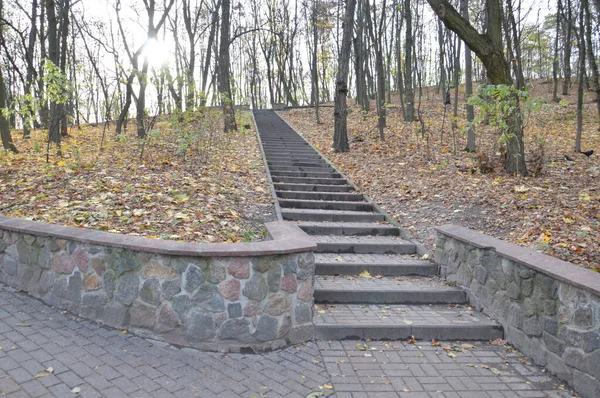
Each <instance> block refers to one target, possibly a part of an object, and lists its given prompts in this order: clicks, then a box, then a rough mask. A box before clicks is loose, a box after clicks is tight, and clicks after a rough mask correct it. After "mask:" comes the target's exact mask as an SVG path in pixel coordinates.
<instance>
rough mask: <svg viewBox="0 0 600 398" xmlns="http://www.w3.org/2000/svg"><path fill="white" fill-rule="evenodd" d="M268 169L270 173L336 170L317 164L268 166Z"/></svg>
mask: <svg viewBox="0 0 600 398" xmlns="http://www.w3.org/2000/svg"><path fill="white" fill-rule="evenodd" d="M269 171H270V172H271V173H275V172H277V171H306V172H315V173H327V172H336V171H335V170H334V169H332V168H331V167H329V165H327V166H319V167H305V166H300V167H298V166H269Z"/></svg>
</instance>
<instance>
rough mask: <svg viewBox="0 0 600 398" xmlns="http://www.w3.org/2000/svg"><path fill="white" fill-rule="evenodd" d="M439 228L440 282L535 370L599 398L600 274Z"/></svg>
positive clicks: (489, 239) (474, 235)
mask: <svg viewBox="0 0 600 398" xmlns="http://www.w3.org/2000/svg"><path fill="white" fill-rule="evenodd" d="M437 231H438V238H437V242H436V261H437V262H438V264H440V268H441V274H442V277H444V278H446V279H447V280H448V281H455V282H456V284H457V285H458V286H461V287H463V288H464V289H465V290H466V292H467V296H468V298H469V302H470V304H471V305H473V306H474V307H476V308H477V309H479V310H482V311H483V312H484V313H486V314H487V315H489V316H490V317H492V318H494V319H496V320H498V321H499V322H500V323H501V324H502V326H503V327H504V335H505V339H506V340H508V342H510V343H511V344H513V345H514V346H515V347H517V348H518V349H519V350H520V351H522V352H523V353H524V354H525V355H527V356H529V357H531V359H532V360H533V361H534V362H535V363H536V364H537V365H540V366H543V367H545V368H546V369H547V370H548V371H549V372H550V373H552V374H554V375H555V376H557V377H558V378H560V379H562V380H564V381H565V382H567V383H568V384H569V385H571V386H572V387H573V388H574V390H575V391H577V392H578V393H579V394H581V395H582V396H583V397H589V398H592V397H593V398H597V397H600V274H599V273H597V272H593V271H591V270H588V269H585V268H582V267H578V266H576V265H574V264H571V263H568V262H566V261H562V260H559V259H556V258H554V257H550V256H546V255H544V254H541V253H537V252H534V251H532V250H529V249H527V248H524V247H520V246H516V245H513V244H511V243H508V242H504V241H501V240H499V239H495V238H492V237H490V236H486V235H483V234H480V233H477V232H475V231H471V230H468V229H466V228H462V227H459V226H455V225H445V226H443V227H440V228H437Z"/></svg>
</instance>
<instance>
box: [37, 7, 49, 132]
mask: <svg viewBox="0 0 600 398" xmlns="http://www.w3.org/2000/svg"><path fill="white" fill-rule="evenodd" d="M45 27H46V7H45V4H43V3H42V7H41V10H40V34H39V38H40V59H46V57H47V54H46V37H47V34H46V32H45ZM44 93H45V85H44V68H43V64H40V69H39V71H38V97H39V98H40V100H41V104H40V112H39V114H40V124H41V127H48V123H50V120H49V119H48V118H49V110H48V101H47V100H46V99H45V97H46V95H45V94H44Z"/></svg>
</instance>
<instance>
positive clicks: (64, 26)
mask: <svg viewBox="0 0 600 398" xmlns="http://www.w3.org/2000/svg"><path fill="white" fill-rule="evenodd" d="M70 8H71V5H70V0H62V5H61V17H60V41H61V44H60V72H61V73H62V74H63V75H64V76H66V73H67V51H68V48H67V39H68V36H69V12H70V11H69V10H70ZM57 108H58V114H59V117H60V127H59V129H60V135H61V136H62V137H66V136H67V135H68V133H67V132H68V123H67V103H66V101H63V102H61V103H60V104H58V107H57Z"/></svg>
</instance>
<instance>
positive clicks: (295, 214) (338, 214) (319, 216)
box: [281, 209, 385, 222]
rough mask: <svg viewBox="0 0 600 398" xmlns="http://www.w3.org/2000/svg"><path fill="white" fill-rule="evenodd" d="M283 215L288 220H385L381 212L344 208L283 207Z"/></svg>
mask: <svg viewBox="0 0 600 398" xmlns="http://www.w3.org/2000/svg"><path fill="white" fill-rule="evenodd" d="M281 216H282V217H283V219H284V220H288V221H337V222H339V221H367V222H378V221H384V219H385V217H384V216H383V215H382V214H380V213H373V212H363V211H342V210H316V209H281Z"/></svg>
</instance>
